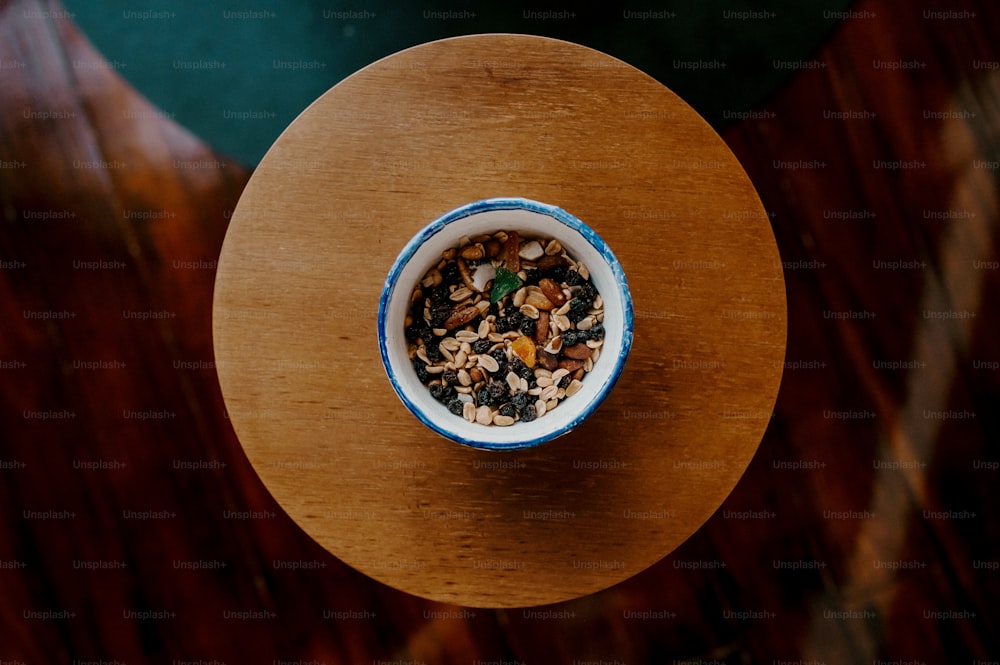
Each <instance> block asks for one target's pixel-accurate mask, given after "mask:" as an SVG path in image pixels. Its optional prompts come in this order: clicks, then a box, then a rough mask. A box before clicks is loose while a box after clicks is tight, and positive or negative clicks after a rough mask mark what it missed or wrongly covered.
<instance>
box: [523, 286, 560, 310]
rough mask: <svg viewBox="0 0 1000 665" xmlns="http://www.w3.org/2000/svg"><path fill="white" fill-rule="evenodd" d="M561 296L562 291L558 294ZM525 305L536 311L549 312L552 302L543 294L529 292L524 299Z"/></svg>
mask: <svg viewBox="0 0 1000 665" xmlns="http://www.w3.org/2000/svg"><path fill="white" fill-rule="evenodd" d="M559 295H562V291H560V292H559ZM524 304H525V305H531V306H532V307H534V308H536V309H538V310H546V311H548V310H550V309H552V307H553V305H552V301H551V300H549V299H548V298H547V297H546V296H545V295H544V294H542V293H536V292H534V291H529V292H528V295H527V297H526V298H525V299H524Z"/></svg>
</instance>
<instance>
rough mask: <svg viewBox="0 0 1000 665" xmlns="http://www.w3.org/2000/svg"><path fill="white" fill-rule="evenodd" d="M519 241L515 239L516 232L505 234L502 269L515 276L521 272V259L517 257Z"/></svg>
mask: <svg viewBox="0 0 1000 665" xmlns="http://www.w3.org/2000/svg"><path fill="white" fill-rule="evenodd" d="M520 244H521V241H520V239H519V238H518V237H517V231H511V232H510V233H508V234H507V241H506V242H505V243H504V247H503V249H504V261H505V263H504V267H505V268H506V269H507V270H509V271H511V272H512V273H514V274H515V275H516V274H517V273H519V272H521V257H519V256H518V255H517V251H518V249H519V248H520Z"/></svg>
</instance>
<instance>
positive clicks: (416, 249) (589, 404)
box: [380, 204, 631, 448]
mask: <svg viewBox="0 0 1000 665" xmlns="http://www.w3.org/2000/svg"><path fill="white" fill-rule="evenodd" d="M534 205H535V206H541V205H542V204H534ZM547 207H548V206H544V207H543V209H544V208H547ZM560 212H561V211H560ZM450 214H451V213H449V215H450ZM562 214H565V213H562ZM449 215H445V216H444V217H443V218H441V219H439V220H438V222H435V223H434V224H432V225H431V227H434V226H435V224H439V223H440V222H441V221H442V220H446V222H445V223H444V224H441V225H440V228H439V229H438V230H437V232H435V233H433V235H430V236H429V237H424V238H421V236H419V235H418V237H417V238H414V240H413V241H411V244H409V245H407V248H406V249H404V251H403V253H402V254H401V255H400V258H399V259H397V264H398V263H399V261H402V260H405V255H406V254H407V253H408V251H410V250H412V251H413V253H412V256H411V257H410V259H409V260H408V261H407V262H406V263H405V265H403V266H402V268H401V270H400V271H399V272H398V278H397V280H396V282H395V284H387V285H386V287H387V288H391V289H392V291H391V293H390V294H389V296H388V304H387V306H386V307H385V312H384V314H385V315H384V317H383V318H382V319H381V324H382V330H380V334H381V335H382V337H383V339H382V342H383V344H384V346H383V354H384V355H383V358H384V359H386V360H387V361H388V365H389V366H388V367H387V372H388V373H389V376H390V379H392V380H393V384H394V388H395V389H396V391H397V393H401V394H400V395H399V396H400V398H401V399H402V400H403V403H404V404H405V405H406V406H407V408H409V409H410V411H411V412H413V413H414V415H416V416H417V417H418V418H420V419H421V420H422V421H423V422H424V423H425V424H427V425H428V426H430V427H431V428H432V429H435V430H436V431H438V433H440V434H442V435H444V436H446V437H448V438H450V439H452V440H454V441H458V442H459V443H464V444H467V445H473V446H477V447H490V448H519V447H525V446H528V445H535V444H538V443H542V442H544V441H547V440H549V439H551V438H554V437H556V436H559V435H560V434H563V433H565V432H567V431H569V430H570V429H572V428H573V427H575V426H576V425H578V424H579V423H580V422H582V420H584V419H585V418H586V417H587V416H589V415H590V413H591V412H592V411H593V409H594V408H596V406H597V405H598V404H599V402H600V400H601V399H603V397H604V396H605V395H602V393H604V392H605V388H607V389H608V390H610V387H611V385H613V381H614V380H616V379H617V377H618V374H619V373H620V367H619V364H623V363H624V360H625V357H624V354H621V351H622V348H623V345H624V346H625V350H626V353H627V349H628V347H629V346H630V345H631V300H630V297H629V295H628V287H627V285H626V284H625V282H624V279H622V280H621V282H619V280H618V279H617V278H616V274H615V272H614V271H613V270H612V267H611V265H609V263H608V262H607V261H606V260H605V258H604V257H603V256H602V255H601V253H600V252H599V251H598V250H597V249H596V248H595V246H594V245H593V244H591V242H589V241H588V239H587V238H586V237H585V236H584V235H582V234H581V233H580V232H578V231H577V230H575V229H573V228H571V227H570V226H568V225H567V224H565V223H563V222H562V221H560V220H558V219H556V218H554V217H552V216H550V215H548V214H545V213H544V212H539V211H536V210H530V209H524V208H508V209H486V210H479V211H473V212H471V213H470V214H468V215H466V216H461V217H456V218H454V219H450V220H448V219H447V218H448V217H449ZM578 223H579V222H578ZM431 227H429V228H431ZM585 228H586V227H585ZM500 230H503V231H511V230H516V231H517V232H518V233H519V234H520V235H521V236H522V237H524V236H540V237H545V238H556V239H558V240H559V242H560V243H561V244H562V246H563V247H564V248H565V250H566V251H567V253H568V254H569V255H570V256H571V257H573V258H574V259H575V260H577V261H582V262H583V263H584V264H585V265H586V266H587V268H588V270H589V271H590V277H591V280H592V281H593V283H594V286H595V288H596V289H597V291H598V293H600V294H601V297H602V298H603V300H604V329H605V337H604V345H603V347H602V349H601V356H600V358H598V360H597V362H596V363H595V364H594V369H593V370H592V371H591V372H590V373H588V374H587V375H586V376H585V377H584V379H583V388H582V389H581V390H580V391H579V392H578V393H576V394H575V395H573V396H572V397H568V398H566V399H565V400H563V401H561V402H560V403H559V405H558V407H557V408H555V409H553V410H552V411H550V412H547V413H546V414H545V415H544V416H542V417H540V418H538V419H536V420H534V421H532V422H529V423H524V422H520V421H519V422H516V423H515V424H513V425H511V426H509V427H498V426H484V425H480V424H477V423H470V422H468V421H466V420H465V419H463V418H462V417H460V416H456V415H455V414H453V413H451V412H449V411H448V409H447V408H446V407H445V405H444V404H442V403H441V402H438V401H437V400H435V399H434V398H433V397H431V395H430V392H429V391H428V389H427V387H426V386H424V385H423V384H422V383H420V381H419V380H418V379H417V375H416V372H415V371H414V370H413V366H412V364H411V361H410V359H409V356H408V353H407V350H408V346H407V341H406V339H405V336H404V333H403V328H404V321H405V318H406V313H407V309H408V303H409V299H410V295H411V293H412V291H413V287H414V286H415V285H416V284H417V282H418V281H419V280H420V279H422V278H423V276H424V274H426V272H427V270H429V269H430V268H431V266H433V265H434V264H436V263H437V262H438V261H439V260H440V258H441V253H442V252H443V251H444V250H445V249H447V248H449V247H453V246H455V245H457V244H458V241H459V239H460V238H461V237H462V236H474V235H477V234H482V233H490V234H492V233H495V232H496V231H500ZM588 230H589V229H588ZM426 231H428V229H425V232H426ZM591 233H593V232H592V231H591ZM416 242H419V245H416ZM608 251H609V252H610V250H608ZM619 274H621V273H620V268H619ZM626 310H628V311H627V312H626ZM626 321H628V323H629V325H628V328H627V329H626ZM609 383H610V384H611V385H609Z"/></svg>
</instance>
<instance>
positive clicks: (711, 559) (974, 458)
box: [0, 0, 1000, 665]
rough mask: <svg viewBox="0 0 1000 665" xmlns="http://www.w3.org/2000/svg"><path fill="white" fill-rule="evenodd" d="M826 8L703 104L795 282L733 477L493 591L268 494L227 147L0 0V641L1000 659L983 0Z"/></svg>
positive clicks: (999, 296)
mask: <svg viewBox="0 0 1000 665" xmlns="http://www.w3.org/2000/svg"><path fill="white" fill-rule="evenodd" d="M925 5H926V6H925ZM951 11H954V12H955V13H954V14H951V13H947V12H951ZM852 12H853V13H852V15H851V17H850V18H847V19H846V20H845V21H844V22H843V23H842V25H841V26H840V27H839V28H838V29H837V31H836V32H835V33H834V35H833V36H832V37H831V38H830V40H829V41H828V42H827V43H826V44H825V45H824V46H823V47H822V48H821V49H820V50H819V51H818V52H817V53H815V55H814V57H813V59H812V60H810V61H809V62H810V63H812V64H813V65H814V66H812V67H811V68H804V69H803V70H802V71H800V72H798V73H797V74H796V75H795V76H794V77H793V78H791V79H790V80H789V81H788V83H787V84H786V85H785V86H784V87H783V89H782V90H781V91H780V92H779V93H777V94H776V95H774V96H773V97H772V98H771V99H770V100H768V101H767V103H766V104H765V105H764V106H762V107H761V108H759V109H754V110H755V111H756V112H757V113H755V114H754V116H753V117H752V118H750V119H747V120H744V121H741V122H740V123H739V124H736V125H734V126H732V127H731V128H729V129H728V130H726V131H725V133H724V138H725V139H726V141H727V142H728V144H729V145H730V146H731V147H732V149H733V150H734V151H735V153H736V154H737V156H738V157H739V158H740V160H741V161H742V163H743V164H744V165H745V167H746V169H747V171H748V172H749V174H750V176H751V178H752V179H753V181H754V183H755V184H756V186H757V188H758V190H759V192H760V195H761V198H762V199H763V201H764V204H765V207H766V208H767V209H768V210H769V211H770V213H771V215H772V220H771V221H772V224H773V227H774V231H775V234H776V237H777V241H778V245H779V248H780V250H781V254H782V257H783V261H784V262H785V265H784V268H785V275H786V279H787V291H788V304H789V331H788V332H789V335H788V340H789V342H788V354H787V362H786V371H785V378H784V381H783V384H782V389H781V393H780V395H779V398H778V404H777V407H776V410H775V417H774V419H773V421H772V424H771V426H770V428H769V429H768V432H767V434H766V436H765V438H764V440H763V442H762V444H761V447H760V451H759V453H758V455H757V457H756V458H755V460H754V462H753V463H752V465H751V467H750V469H749V470H748V472H747V474H746V476H745V477H744V479H743V480H742V481H741V483H740V484H739V485H738V487H737V488H736V490H735V492H734V493H733V494H732V496H731V497H730V499H729V500H728V501H727V502H726V504H725V505H724V506H723V507H722V509H721V510H720V511H719V512H718V513H717V514H716V515H715V516H714V517H713V518H712V519H711V520H710V521H709V522H708V523H707V524H706V525H705V527H704V528H703V529H702V530H701V531H699V532H698V533H697V534H696V535H695V536H694V537H693V538H691V539H690V540H689V541H688V542H687V543H685V544H684V545H683V546H682V547H681V548H680V549H679V550H678V551H676V552H675V553H674V554H673V555H671V556H670V557H668V558H666V559H665V560H663V561H662V562H660V563H659V564H658V565H656V566H654V567H653V568H651V569H649V570H647V571H646V572H644V573H642V574H640V575H639V576H637V577H635V578H633V579H631V580H629V581H627V582H625V583H623V584H621V585H618V586H616V587H613V588H611V589H609V590H607V591H605V592H602V593H599V594H595V595H593V596H589V597H586V598H582V599H580V600H577V601H574V602H569V603H565V604H562V605H559V606H554V607H544V608H531V609H530V610H506V611H492V610H478V609H477V610H470V609H463V608H457V607H448V606H442V605H439V604H435V603H431V602H428V601H423V600H421V599H417V598H413V597H411V596H407V595H405V594H402V593H400V592H397V591H395V590H393V589H389V588H386V587H384V586H382V585H380V584H378V583H375V582H372V581H370V580H369V579H367V578H366V577H364V576H362V575H360V574H358V573H356V572H354V571H353V570H352V569H350V568H348V567H347V566H346V565H344V564H342V563H340V562H339V561H337V560H336V559H334V558H333V557H331V556H330V555H328V554H327V553H326V552H325V551H323V550H322V549H321V548H319V547H318V546H317V545H315V544H314V543H313V542H312V541H311V540H310V539H309V538H307V537H306V536H305V535H304V534H302V533H301V532H300V531H299V530H298V528H297V527H296V526H295V524H294V523H292V522H291V521H290V520H289V519H288V518H287V517H285V516H284V514H283V513H282V512H281V510H280V508H279V507H278V506H277V505H275V504H274V503H273V502H272V501H271V500H270V498H269V497H268V495H267V494H266V492H265V491H264V489H263V488H262V486H261V485H260V483H259V482H258V481H257V480H256V476H255V475H254V473H253V471H252V469H251V468H250V467H249V465H248V463H247V462H246V460H245V459H244V457H243V455H242V453H241V451H240V448H239V444H238V442H237V441H236V439H235V437H234V435H233V433H232V430H231V428H230V426H229V423H228V421H227V420H226V415H225V409H224V407H223V403H222V400H221V397H220V394H219V390H218V386H217V382H216V377H215V372H214V363H213V356H212V346H211V336H210V331H211V326H210V322H211V319H210V315H211V296H212V285H213V279H214V269H215V263H214V262H215V260H216V257H217V256H218V252H219V248H220V246H221V242H222V239H223V236H224V233H225V229H226V224H227V218H228V213H229V211H231V210H232V207H233V205H234V204H235V202H236V200H237V199H238V197H239V194H240V191H241V189H242V186H243V185H244V183H245V182H246V179H247V177H248V175H249V174H248V172H247V171H246V170H245V169H244V168H242V167H241V166H240V165H238V164H236V163H234V162H232V161H231V160H229V159H228V158H226V157H225V156H223V155H219V154H216V153H214V152H212V151H211V149H209V148H208V147H206V146H205V145H203V144H202V143H200V142H199V141H197V140H196V139H194V138H193V137H192V136H190V135H189V134H187V133H186V132H185V131H184V130H182V129H180V128H178V127H176V126H174V125H172V124H171V123H170V122H169V121H167V120H164V119H163V118H162V117H160V115H159V114H157V113H156V111H155V109H153V108H151V107H149V106H148V105H146V104H145V103H144V102H143V101H142V100H141V99H140V98H138V97H137V96H136V95H135V94H134V93H133V92H131V91H130V89H129V88H128V87H127V86H126V85H125V84H124V83H123V82H122V81H121V80H120V79H118V78H116V76H115V75H114V74H113V72H111V71H110V70H109V69H108V68H102V67H99V66H95V67H80V66H74V65H73V63H75V62H77V61H96V60H97V59H98V58H100V56H99V55H98V54H96V53H95V52H93V51H92V50H91V49H90V47H89V46H88V44H87V43H86V41H85V40H84V39H83V38H82V37H81V36H80V34H79V33H78V32H77V31H76V30H75V28H74V27H73V26H72V24H71V22H69V21H68V20H67V19H66V18H64V17H61V16H60V13H59V5H58V4H56V3H55V2H41V1H37V0H6V1H3V0H0V204H2V215H3V221H2V224H3V226H2V231H0V308H2V309H0V312H2V317H3V321H4V327H3V333H2V335H0V396H2V397H0V436H2V440H0V663H3V664H6V663H13V662H17V663H28V664H36V663H37V664H48V663H73V662H74V661H75V662H78V663H82V662H85V661H101V662H105V663H111V662H115V661H117V662H119V663H128V664H132V663H172V665H178V664H179V663H191V662H202V663H203V662H205V661H209V662H211V661H216V660H217V661H220V662H226V663H230V664H235V663H239V664H244V663H248V664H249V663H275V662H277V661H283V662H287V661H292V662H303V663H306V662H321V663H326V664H328V665H333V664H335V663H379V662H380V661H388V662H392V663H461V664H463V665H467V664H474V663H476V662H477V661H483V662H491V661H493V662H496V661H502V662H505V663H511V662H514V661H518V662H521V663H528V664H531V665H533V664H535V663H559V662H565V663H571V662H574V661H576V662H577V663H581V664H582V663H585V662H595V661H599V662H602V663H610V662H618V663H628V664H636V663H680V662H700V663H710V662H724V663H776V662H795V663H806V662H808V663H829V664H831V665H832V664H834V663H838V664H839V663H878V662H898V661H904V662H917V663H925V664H931V663H976V662H977V661H988V662H998V661H1000V637H998V633H1000V611H998V609H997V602H996V599H997V598H998V597H1000V521H998V518H1000V510H998V508H1000V500H998V498H997V493H996V487H997V485H998V482H997V481H998V478H1000V450H998V446H997V444H998V435H1000V418H998V416H997V413H996V411H995V409H994V408H993V407H995V406H996V404H997V401H998V399H997V398H998V395H1000V369H998V368H1000V340H998V334H997V329H998V324H1000V315H998V312H997V308H996V304H997V302H998V301H1000V256H998V251H997V243H998V238H1000V235H998V229H997V226H998V219H1000V214H998V206H1000V196H998V181H1000V180H998V179H1000V151H998V147H1000V46H998V42H1000V6H998V5H996V4H995V3H992V2H986V1H985V0H984V1H982V2H978V1H976V0H961V1H959V2H955V3H950V4H947V5H946V4H945V3H943V2H933V1H932V2H930V3H929V4H928V3H925V4H922V5H920V6H919V7H917V6H913V3H910V2H907V1H906V0H865V1H863V2H860V3H857V4H856V5H855V6H854V7H853V10H852ZM939 12H944V13H939ZM970 14H974V16H972V15H970ZM736 278H738V276H734V279H736ZM414 547H419V543H414ZM293 567H299V568H300V569H298V570H292V569H290V568H293Z"/></svg>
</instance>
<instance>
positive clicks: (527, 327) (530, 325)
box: [518, 317, 535, 337]
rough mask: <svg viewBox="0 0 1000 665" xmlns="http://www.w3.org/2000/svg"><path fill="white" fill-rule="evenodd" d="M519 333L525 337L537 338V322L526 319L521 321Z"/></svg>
mask: <svg viewBox="0 0 1000 665" xmlns="http://www.w3.org/2000/svg"><path fill="white" fill-rule="evenodd" d="M518 331H519V332H520V333H521V334H522V335H524V336H525V337H534V336H535V321H534V319H529V318H527V317H526V318H525V319H524V320H523V321H521V325H519V326H518Z"/></svg>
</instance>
